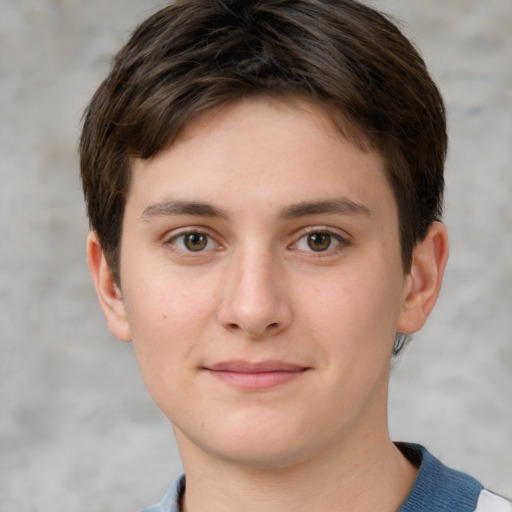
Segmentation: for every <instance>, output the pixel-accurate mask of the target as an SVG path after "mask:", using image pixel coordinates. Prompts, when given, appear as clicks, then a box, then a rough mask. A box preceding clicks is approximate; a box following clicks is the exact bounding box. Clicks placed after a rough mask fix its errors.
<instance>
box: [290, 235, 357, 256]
mask: <svg viewBox="0 0 512 512" xmlns="http://www.w3.org/2000/svg"><path fill="white" fill-rule="evenodd" d="M312 235H323V236H327V237H329V245H328V247H326V248H325V249H323V250H318V251H315V250H314V249H313V248H312V247H311V245H310V243H309V240H308V237H311V236H312ZM301 242H303V243H305V244H307V245H308V246H309V248H308V249H300V248H299V244H300V243H301ZM333 243H335V244H336V246H335V247H332V244H333ZM349 245H350V241H349V240H348V239H347V238H345V237H343V236H341V235H340V234H339V233H337V232H334V231H333V230H332V229H329V228H322V227H311V228H308V229H307V230H305V231H304V232H303V233H302V235H301V236H300V238H298V240H297V241H296V242H294V243H293V244H292V246H291V247H292V248H297V249H299V250H304V251H305V252H309V253H311V254H312V255H313V256H314V257H316V258H321V257H326V256H331V255H333V254H337V253H338V252H339V251H341V250H343V249H344V248H345V247H347V246H349Z"/></svg>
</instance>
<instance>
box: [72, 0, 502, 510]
mask: <svg viewBox="0 0 512 512" xmlns="http://www.w3.org/2000/svg"><path fill="white" fill-rule="evenodd" d="M446 149H447V135H446V122H445V110H444V105H443V100H442V98H441V95H440V93H439V91H438V88H437V87H436V85H435V83H434V82H433V81H432V79H431V77H430V76H429V73H428V71H427V69H426V67H425V64H424V62H423V60H422V58H421V56H420V55H419V53H418V52H417V51H416V50H415V48H414V46H413V45H412V43H411V42H410V41H409V40H408V39H407V38H406V37H405V36H404V35H403V34H402V33H401V32H400V30H399V29H398V28H397V26H396V25H395V24H394V23H393V22H392V21H391V20H390V19H388V18H387V17H386V16H385V15H383V14H381V13H379V12H377V11H376V10H374V9H372V8H370V7H369V6H366V5H364V4H362V3H359V2H357V1H354V0H253V1H251V0H248V1H241V0H177V1H176V2H174V3H173V4H171V5H169V6H167V7H164V8H163V9H161V10H160V11H159V12H157V13H156V14H154V15H153V16H151V17H150V18H149V19H147V20H146V21H145V22H143V23H142V24H141V25H140V26H139V27H138V28H137V29H136V30H135V31H134V33H133V35H132V37H131V39H130V40H129V41H128V43H127V44H126V45H125V46H124V47H123V48H122V49H121V50H120V51H119V53H118V54H117V55H116V57H115V59H114V62H113V66H112V69H111V71H110V74H109V75H108V76H107V78H106V79H105V80H104V82H103V83H102V84H101V85H100V87H99V88H98V90H97V91H96V93H95V94H94V96H93V98H92V100H91V102H90V104H89V106H88V107H87V109H86V112H85V115H84V122H83V130H82V136H81V141H80V165H81V177H82V181H83V189H84V195H85V200H86V204H87V211H88V216H89V219H90V226H91V231H90V234H89V237H88V245H87V247H88V261H89V266H90V270H91V274H92V277H93V281H94V284H95V287H96V290H97V294H98V298H99V302H100V304H101V306H102V309H103V311H104V313H105V316H106V319H107V323H108V326H109V328H110V330H111V331H112V333H113V334H114V335H116V336H117V337H118V338H120V339H121V340H125V341H130V340H131V341H133V343H134V347H135V352H136V357H137V361H138V364H139V367H140V371H141V373H142V376H143V378H144V381H145V384H146V386H147V388H148V390H149V392H150V394H151V396H152V398H153V399H154V401H155V403H156V404H157V405H158V407H159V408H160V409H161V410H162V411H163V413H164V414H165V415H166V416H167V418H168V419H169V420H170V422H171V424H172V427H173V430H174V433H175V436H176V440H177V443H178V447H179V450H180V455H181V458H182V462H183V467H184V471H185V475H186V477H185V476H181V477H180V478H178V479H177V480H176V481H175V482H174V484H173V485H172V486H171V488H170V489H169V492H168V493H167V495H166V496H165V497H164V499H163V500H162V501H161V502H160V503H159V504H158V505H155V506H153V507H150V508H148V509H146V510H147V512H177V511H186V512H199V511H206V510H207V511H208V512H216V511H237V512H250V511H261V510H274V511H280V512H286V511H292V510H293V511H294V512H300V511H305V510H308V511H311V510H318V511H323V512H329V511H333V512H334V511H336V512H343V511H355V510H357V511H375V510H379V511H382V512H385V511H396V510H399V511H400V512H410V511H416V512H417V511H429V512H436V511H441V510H443V511H446V510H449V511H451V512H470V511H474V510H477V511H478V512H483V511H495V512H498V511H510V510H512V507H511V505H510V503H509V502H508V501H507V500H505V499H504V498H501V497H499V496H497V495H496V494H493V493H492V492H490V491H488V490H485V489H484V488H483V486H482V485H481V484H480V483H479V482H477V481H476V480H475V479H473V478H472V477H470V476H469V475H466V474H464V473H460V472H457V471H455V470H452V469H449V468H447V467H446V466H444V465H443V464H442V463H441V462H440V461H439V460H438V459H436V458H435V457H434V456H433V455H431V454H430V453H429V452H428V451H427V450H426V449H425V448H424V447H422V446H419V445H414V444H405V443H394V442H392V440H391V439H390V434H389V431H388V427H387V393H388V380H389V375H390V365H391V361H392V358H393V354H396V353H398V352H399V351H400V350H401V349H402V348H403V346H404V345H405V343H406V341H407V336H408V335H409V334H411V333H414V332H416V331H417V330H419V329H420V328H421V327H422V326H423V324H424V322H425V321H426V319H427V317H428V315H429V313H430V311H431V310H432V308H433V307H434V304H435V302H436V299H437V296H438V293H439V290H440V287H441V282H442V277H443V272H444V268H445V264H446V261H447V258H448V238H447V231H446V228H445V226H444V225H443V224H442V222H441V215H442V204H443V188H444V180H443V167H444V160H445V155H446Z"/></svg>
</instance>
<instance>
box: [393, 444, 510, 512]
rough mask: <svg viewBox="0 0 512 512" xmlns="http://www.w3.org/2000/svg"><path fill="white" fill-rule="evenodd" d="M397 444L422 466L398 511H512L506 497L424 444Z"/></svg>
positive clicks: (409, 457) (413, 460) (406, 454)
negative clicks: (434, 454)
mask: <svg viewBox="0 0 512 512" xmlns="http://www.w3.org/2000/svg"><path fill="white" fill-rule="evenodd" d="M397 446H398V448H399V449H400V450H401V451H402V453H403V454H404V455H405V456H406V457H407V458H408V459H409V460H410V461H411V462H413V463H414V464H416V465H417V466H418V468H419V471H418V476H417V478H416V482H415V483H414V486H413V488H412V489H411V491H410V493H409V496H408V497H407V499H406V501H405V502H404V504H403V505H402V507H400V509H399V511H398V512H417V511H418V510H429V512H445V511H450V512H512V505H511V503H510V502H509V501H507V500H506V499H505V498H502V497H500V496H498V495H497V494H494V493H492V492H490V491H488V490H486V489H484V487H483V485H482V484H481V483H480V482H478V481H477V480H475V479H474V478H473V477H471V476H469V475H467V474H466V473H462V472H460V471H456V470H454V469H451V468H449V467H447V466H445V465H444V464H443V463H442V462H441V461H440V460H438V459H437V458H436V457H434V456H433V455H432V454H430V453H429V452H428V450H426V448H424V447H423V446H420V445H416V444H403V443H398V444H397Z"/></svg>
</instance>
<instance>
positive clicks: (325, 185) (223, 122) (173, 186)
mask: <svg viewBox="0 0 512 512" xmlns="http://www.w3.org/2000/svg"><path fill="white" fill-rule="evenodd" d="M132 171H133V176H132V183H131V190H130V193H129V195H128V203H130V199H131V198H133V196H134V195H136V196H137V197H138V199H140V200H141V201H142V202H143V201H146V202H151V201H156V200H164V199H165V198H166V197H165V196H166V195H171V196H172V197H173V198H178V199H180V200H181V199H188V198H190V197H192V196H194V194H196V195H197V194H199V193H201V194H203V195H205V196H207V197H208V200H209V201H212V200H216V201H220V200H222V199H226V198H229V199H230V200H231V204H232V205H233V206H235V205H236V203H237V201H236V199H238V202H240V201H241V204H240V205H239V206H242V205H247V203H248V202H253V201H260V202H262V201H263V202H264V201H266V202H267V203H268V204H269V205H270V204H275V205H278V204H279V207H280V208H282V206H283V204H284V203H286V201H287V200H288V201H292V200H293V201H294V202H300V201H304V200H310V199H313V200H316V201H318V200H321V199H323V198H326V197H327V198H330V197H332V196H333V187H335V188H336V189H337V192H336V195H338V196H339V195H340V194H341V195H344V196H345V195H351V196H353V198H354V201H355V202H361V200H363V199H365V198H366V200H368V199H369V197H370V196H375V195H376V194H377V195H378V194H381V192H382V189H383V188H384V189H386V188H389V187H387V183H385V181H386V180H385V176H384V164H383V160H382V158H381V156H380V155H379V154H378V153H376V152H375V151H373V150H371V149H368V148H366V147H361V144H357V145H356V144H354V143H353V142H352V140H349V139H348V138H347V137H346V136H345V135H344V133H342V132H341V131H340V129H339V126H338V125H336V124H335V122H334V121H333V118H332V117H331V116H330V115H328V114H327V113H326V112H325V110H324V109H323V108H321V107H320V106H318V105H316V104H313V103H311V102H308V101H304V100H299V99H294V100H287V101H281V100H278V99H275V98H268V97H254V98H248V99H244V100H241V101H238V102H235V103H230V104H227V105H224V106H222V107H219V108H217V109H215V110H210V111H208V112H206V113H204V114H202V115H200V116H198V117H196V118H195V119H193V120H192V121H191V122H190V123H189V124H188V125H187V126H186V127H185V129H184V130H183V131H182V133H181V134H180V136H179V137H178V138H177V139H176V140H175V141H174V142H173V144H172V145H170V146H169V147H167V148H166V149H164V150H163V151H161V152H160V153H158V154H157V155H156V156H155V157H153V158H151V159H149V160H140V159H139V160H134V161H133V167H132ZM237 194H238V196H237ZM142 202H141V204H140V206H141V207H142Z"/></svg>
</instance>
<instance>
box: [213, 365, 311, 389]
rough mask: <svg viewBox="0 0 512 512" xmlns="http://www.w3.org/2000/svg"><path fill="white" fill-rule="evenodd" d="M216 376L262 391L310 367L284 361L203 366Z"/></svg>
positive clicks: (231, 384) (228, 382) (226, 382)
mask: <svg viewBox="0 0 512 512" xmlns="http://www.w3.org/2000/svg"><path fill="white" fill-rule="evenodd" d="M203 370H205V371H206V372H208V373H209V374H210V375H212V376H213V377H214V378H216V379H219V380H221V381H222V382H224V383H225V384H228V385H230V386H233V387H235V388H238V389H242V390H246V391H261V390H265V389H271V388H275V387H277V386H281V385H284V384H286V383H288V382H291V381H293V380H295V379H298V378H299V377H300V376H301V375H303V374H304V373H305V372H307V371H308V370H310V367H306V366H301V365H297V364H294V363H289V362H284V361H259V362H249V361H242V360H232V361H223V362H221V363H217V364H214V365H211V366H206V367H203Z"/></svg>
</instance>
